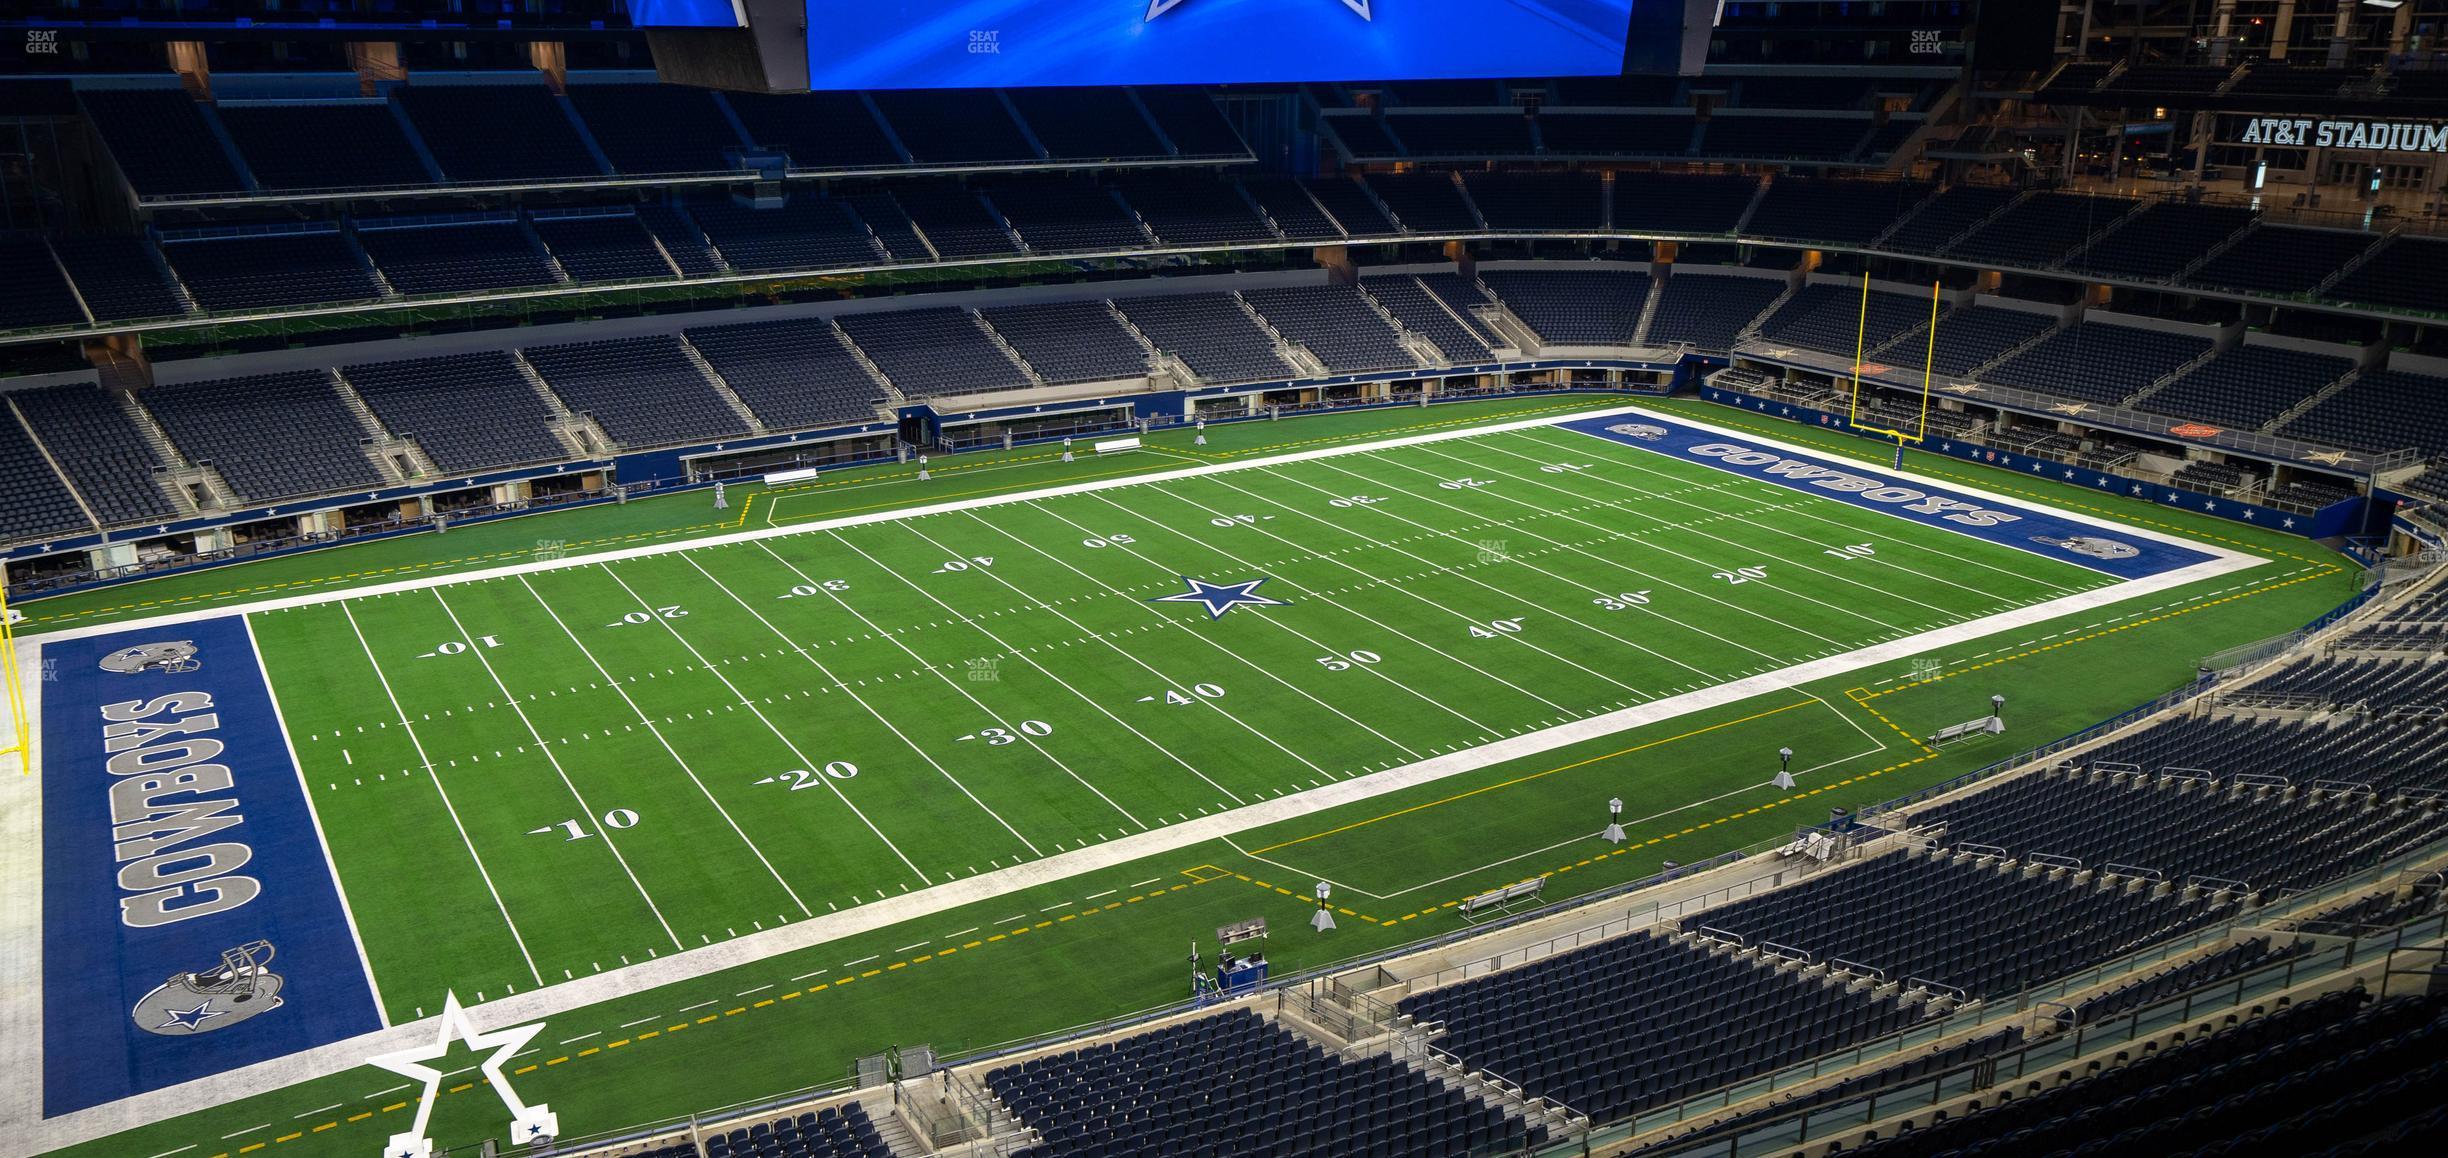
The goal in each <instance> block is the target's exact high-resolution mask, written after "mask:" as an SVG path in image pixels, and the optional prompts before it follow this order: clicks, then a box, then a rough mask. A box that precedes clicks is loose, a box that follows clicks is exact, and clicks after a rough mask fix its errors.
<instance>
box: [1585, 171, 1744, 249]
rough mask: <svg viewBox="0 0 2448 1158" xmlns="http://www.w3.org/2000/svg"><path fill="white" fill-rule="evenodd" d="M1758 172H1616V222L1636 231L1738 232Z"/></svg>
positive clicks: (1621, 227)
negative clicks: (1737, 174) (1746, 174)
mask: <svg viewBox="0 0 2448 1158" xmlns="http://www.w3.org/2000/svg"><path fill="white" fill-rule="evenodd" d="M1758 193H1759V178H1757V177H1735V176H1683V175H1680V174H1673V173H1617V174H1615V227H1616V228H1617V229H1623V230H1630V231H1632V232H1635V233H1702V234H1719V233H1732V232H1734V226H1735V223H1737V222H1739V221H1741V220H1742V215H1743V212H1744V210H1746V209H1748V208H1750V206H1751V199H1752V198H1753V197H1754V196H1757V195H1758Z"/></svg>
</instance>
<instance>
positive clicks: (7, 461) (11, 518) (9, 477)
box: [0, 414, 94, 540]
mask: <svg viewBox="0 0 2448 1158" xmlns="http://www.w3.org/2000/svg"><path fill="white" fill-rule="evenodd" d="M93 529H94V524H93V520H91V519H88V518H86V517H85V512H84V510H83V509H82V508H80V507H78V506H77V500H76V496H75V495H73V494H70V493H69V491H68V484H67V483H66V482H64V481H62V480H61V478H60V476H59V472H57V471H54V470H52V469H51V464H50V463H47V462H44V461H43V456H42V452H41V451H39V450H37V449H35V446H34V439H33V436H31V435H29V434H27V433H26V428H25V427H23V426H20V425H18V422H17V419H16V416H14V415H10V414H0V537H5V538H7V539H10V540H17V539H47V538H52V537H55V536H60V535H69V534H75V533H79V532H84V531H91V530H93Z"/></svg>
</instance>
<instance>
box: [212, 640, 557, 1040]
mask: <svg viewBox="0 0 2448 1158" xmlns="http://www.w3.org/2000/svg"><path fill="white" fill-rule="evenodd" d="M352 622H353V621H352ZM238 623H239V625H240V626H242V627H244V628H245V629H246V633H247V646H248V647H252V648H254V649H255V656H256V662H257V664H258V665H259V666H260V665H261V663H262V659H263V646H262V645H261V644H259V643H257V642H256V641H255V617H254V616H252V615H241V616H239V617H238ZM369 658H371V657H369ZM262 674H263V681H264V698H265V699H266V700H267V701H269V702H270V703H271V705H272V725H273V726H274V727H276V728H278V729H280V736H281V745H282V746H283V747H284V748H286V749H287V750H288V752H289V766H290V767H291V768H292V769H295V770H296V772H297V781H298V799H300V800H302V801H305V803H306V820H307V822H308V823H310V824H312V825H313V826H314V837H315V847H316V848H317V849H320V850H321V851H322V853H323V871H325V872H328V873H330V874H331V883H332V895H333V896H335V897H338V898H339V899H340V919H341V920H342V921H344V922H346V923H347V924H348V931H349V943H350V944H352V945H355V946H356V947H357V967H358V968H359V969H361V970H363V971H364V972H365V983H366V993H367V994H368V995H369V996H371V997H372V998H373V999H374V1019H375V1020H376V1021H379V1022H381V1023H382V1024H384V1025H386V1026H388V1025H390V1024H391V1011H390V1010H388V1009H385V1008H384V1007H383V999H382V986H381V985H380V984H379V983H377V982H376V981H375V980H374V959H373V958H372V957H369V956H367V955H366V947H365V936H364V935H363V934H361V933H359V932H358V931H357V910H355V909H353V908H351V907H350V906H349V898H348V889H347V888H346V887H345V886H344V885H342V884H341V883H340V865H339V863H338V862H336V861H334V860H333V859H332V852H331V837H330V836H329V835H328V834H326V833H325V832H324V829H323V814H322V812H321V811H320V810H318V809H317V808H316V807H315V801H314V790H313V789H311V788H308V787H307V786H306V762H305V761H304V760H300V759H298V750H297V740H296V739H295V738H294V737H293V736H291V735H290V732H289V721H288V720H287V719H285V718H283V717H282V716H281V706H280V693H278V692H276V691H274V690H273V688H272V673H271V672H270V671H269V670H268V669H266V670H264V671H263V672H262ZM386 690H388V689H386ZM402 722H403V723H405V721H402ZM420 755H422V753H420ZM435 783H436V784H437V785H438V784H440V781H436V782H435ZM462 835H464V834H462ZM528 965H529V967H530V968H531V969H532V968H533V966H534V962H529V963H528ZM542 983H543V982H542V980H541V979H540V978H539V979H538V981H537V984H542Z"/></svg>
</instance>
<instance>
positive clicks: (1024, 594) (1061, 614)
mask: <svg viewBox="0 0 2448 1158" xmlns="http://www.w3.org/2000/svg"><path fill="white" fill-rule="evenodd" d="M968 514H969V517H970V518H971V519H972V520H974V521H976V522H977V523H978V524H979V525H980V526H984V527H987V528H989V529H991V530H993V531H995V532H996V533H997V534H1000V535H1002V536H1003V537H1004V538H1006V539H1010V540H1011V541H1012V542H1013V543H1016V544H1018V545H1020V546H1022V547H1025V548H1027V549H1029V550H1031V551H1037V548H1036V547H1034V546H1031V545H1030V544H1029V542H1028V541H1027V540H1025V539H1022V538H1020V537H1019V536H1017V535H1014V534H1012V533H1011V532H1009V531H1005V530H1003V529H1002V528H1001V527H997V526H994V525H993V524H991V523H988V522H987V521H986V520H984V519H980V518H978V517H977V515H976V513H975V512H968ZM902 529H903V530H906V531H908V532H909V533H910V534H912V535H915V536H917V537H918V538H920V539H924V540H926V541H927V542H928V543H930V544H933V545H934V547H935V549H936V550H939V551H943V552H946V553H947V554H948V555H950V556H952V557H955V558H957V557H958V556H959V552H957V551H953V550H951V548H948V547H946V546H944V545H943V544H942V543H940V542H938V541H936V540H935V538H934V537H932V536H930V535H928V534H927V533H926V532H924V531H921V530H919V529H918V528H917V527H915V526H913V525H910V524H907V523H904V524H902ZM1037 553H1038V554H1040V555H1044V554H1045V552H1043V551H1037ZM1046 557H1047V558H1049V559H1051V558H1053V556H1051V555H1047V556H1046ZM1055 561H1056V562H1058V563H1059V562H1061V560H1059V559H1057V560H1055ZM1072 570H1074V571H1078V568H1076V567H1075V568H1072ZM979 573H980V574H982V575H985V576H986V577H987V578H989V579H992V580H994V581H995V582H997V583H1000V584H1002V585H1003V586H1004V587H1005V588H1006V589H1008V590H1010V591H1011V593H1012V594H1014V595H1017V596H1019V597H1021V598H1022V599H1026V600H1029V601H1030V602H1032V603H1034V604H1035V605H1036V606H1038V607H1039V608H1042V609H1044V610H1046V611H1051V612H1053V613H1054V615H1055V617H1056V618H1058V619H1061V620H1062V621H1063V622H1065V623H1068V624H1070V625H1071V626H1073V627H1075V628H1078V629H1079V631H1080V633H1081V634H1083V635H1086V636H1089V637H1091V638H1093V639H1095V640H1096V641H1097V642H1098V643H1099V644H1102V645H1103V646H1104V648H1105V650H1107V651H1110V652H1112V653H1114V654H1115V655H1118V656H1121V657H1122V658H1124V659H1126V660H1129V661H1130V662H1131V663H1132V664H1133V665H1135V666H1137V667H1138V668H1139V670H1141V671H1144V672H1146V673H1148V674H1149V675H1151V676H1154V677H1156V678H1157V679H1158V680H1160V681H1162V683H1163V686H1165V687H1167V688H1173V687H1188V686H1190V685H1191V684H1192V683H1195V682H1196V681H1194V680H1176V679H1174V678H1173V677H1172V676H1169V675H1166V674H1165V673H1163V672H1161V671H1158V670H1156V669H1155V668H1154V667H1152V666H1150V665H1149V664H1148V662H1147V661H1146V660H1143V659H1141V658H1139V656H1138V655H1137V654H1136V653H1134V652H1132V651H1131V650H1130V649H1129V648H1126V647H1123V646H1121V645H1119V644H1116V643H1115V642H1114V641H1112V640H1111V639H1107V638H1106V633H1104V632H1100V631H1094V630H1091V629H1090V628H1089V627H1088V625H1087V624H1084V623H1081V622H1080V621H1079V620H1076V619H1073V618H1071V616H1070V614H1069V613H1068V612H1065V611H1063V610H1062V609H1061V608H1059V607H1056V606H1054V605H1053V604H1051V603H1048V602H1046V601H1045V600H1043V599H1040V598H1038V597H1037V596H1035V595H1033V594H1031V593H1029V592H1028V591H1027V590H1025V589H1023V588H1022V587H1020V586H1019V585H1018V584H1016V583H1013V582H1012V581H1011V580H1009V579H1005V578H1004V577H1003V576H1001V575H998V574H996V573H995V571H994V569H993V568H991V567H989V568H986V569H985V570H983V571H981V572H979ZM1081 574H1082V576H1083V577H1085V573H1084V572H1082V573H1081ZM1091 581H1092V582H1098V583H1099V585H1100V586H1104V587H1105V589H1106V590H1108V591H1114V592H1115V593H1116V594H1127V593H1125V592H1121V591H1119V590H1118V589H1116V588H1114V587H1112V586H1111V585H1109V584H1104V583H1102V582H1101V581H1097V580H1091ZM1244 662H1247V661H1244ZM1191 698H1192V699H1193V700H1196V701H1197V702H1199V703H1202V704H1205V705H1207V708H1208V710H1210V711H1212V712H1214V713H1215V714H1217V715H1219V716H1222V717H1223V718H1225V719H1227V720H1230V721H1232V722H1233V724H1234V725H1235V726H1237V727H1239V728H1240V729H1241V730H1243V731H1245V732H1248V733H1249V734H1250V735H1253V736H1256V737H1258V738H1259V739H1260V740H1263V741H1265V742H1266V743H1267V745H1268V746H1270V747H1272V748H1274V749H1275V750H1276V751H1278V752H1281V753H1283V754H1284V755H1286V756H1290V757H1291V758H1293V759H1294V760H1297V761H1299V762H1300V763H1301V765H1302V766H1303V767H1306V768H1308V769H1309V770H1310V771H1312V772H1315V773H1317V774H1318V775H1320V776H1324V777H1326V778H1328V779H1330V780H1331V779H1333V774H1332V773H1329V772H1328V771H1326V770H1325V769H1324V768H1320V767H1318V766H1317V765H1316V764H1315V763H1313V762H1311V761H1310V759H1309V758H1308V757H1307V756H1303V755H1301V754H1300V753H1298V752H1295V751H1293V750H1292V749H1290V748H1287V747H1285V746H1284V745H1283V743H1282V742H1281V741H1279V740H1277V739H1276V738H1275V737H1273V736H1270V735H1267V734H1266V733H1265V732H1263V731H1260V730H1259V729H1258V728H1257V727H1256V726H1254V725H1252V724H1251V723H1250V722H1249V721H1247V720H1244V719H1242V718H1241V717H1239V716H1236V715H1234V714H1232V713H1231V712H1229V711H1226V710H1225V709H1224V707H1223V705H1221V704H1218V703H1216V702H1215V701H1214V700H1211V699H1208V698H1207V697H1205V696H1192V697H1191ZM1210 783H1213V782H1212V781H1210ZM1218 787H1219V788H1221V786H1220V785H1218Z"/></svg>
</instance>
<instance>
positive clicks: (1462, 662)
mask: <svg viewBox="0 0 2448 1158" xmlns="http://www.w3.org/2000/svg"><path fill="white" fill-rule="evenodd" d="M1153 489H1154V490H1155V492H1156V493H1157V494H1160V495H1163V496H1164V497H1166V498H1169V499H1172V500H1173V501H1175V502H1177V503H1180V504H1182V505H1183V506H1186V507H1189V508H1191V509H1193V510H1197V511H1201V512H1203V513H1205V514H1207V515H1210V516H1213V515H1215V514H1216V513H1217V511H1216V508H1214V507H1210V506H1207V505H1206V504H1204V503H1200V502H1198V501H1196V500H1193V499H1190V498H1188V497H1186V496H1183V495H1180V494H1176V493H1174V492H1173V491H1171V490H1168V489H1166V488H1164V487H1156V488H1153ZM1099 497H1100V498H1102V497H1103V496H1099ZM1107 501H1108V502H1110V501H1111V500H1107ZM1113 505H1114V506H1115V507H1116V508H1118V509H1125V508H1121V504H1119V503H1114V504H1113ZM1138 517H1139V519H1140V520H1141V521H1142V522H1146V523H1150V524H1152V525H1155V526H1158V527H1163V528H1164V529H1165V530H1168V531H1173V533H1175V534H1177V535H1181V536H1182V537H1184V538H1191V536H1190V535H1189V533H1188V532H1185V531H1178V530H1174V528H1173V527H1171V526H1169V525H1167V524H1165V523H1161V522H1158V521H1157V519H1156V518H1155V516H1153V515H1149V514H1146V513H1144V512H1142V513H1140V514H1139V516H1138ZM1247 525H1248V527H1249V529H1250V530H1253V531H1256V532H1258V533H1259V534H1261V535H1264V536H1266V537H1267V538H1270V539H1273V540H1275V541H1276V542H1278V543H1282V544H1283V545H1284V546H1287V547H1291V548H1293V549H1294V550H1298V551H1302V552H1304V557H1305V558H1309V559H1315V560H1319V561H1322V562H1328V563H1333V564H1334V565H1336V566H1338V567H1341V568H1343V569H1344V570H1346V571H1349V572H1351V573H1352V574H1354V575H1358V576H1360V577H1361V578H1363V579H1366V580H1368V581H1369V582H1370V584H1371V585H1373V586H1382V587H1389V588H1392V589H1394V590H1396V591H1401V592H1402V594H1404V595H1406V596H1409V597H1410V598H1411V599H1413V600H1414V601H1416V602H1419V603H1423V604H1426V605H1427V606H1429V607H1431V608H1434V609H1436V610H1438V611H1440V612H1444V613H1446V614H1449V615H1452V616H1454V617H1455V618H1457V619H1461V620H1463V621H1464V622H1469V621H1470V617H1469V616H1467V615H1464V614H1462V613H1461V612H1459V611H1455V610H1453V609H1452V608H1449V607H1446V606H1444V605H1443V604H1440V603H1438V602H1436V601H1435V600H1432V599H1429V598H1427V597H1425V596H1422V595H1419V594H1417V593H1415V592H1412V591H1407V590H1403V588H1402V586H1401V585H1400V584H1394V583H1387V582H1386V581H1384V580H1383V579H1380V578H1378V577H1377V576H1374V575H1371V574H1369V573H1368V572H1366V571H1363V570H1361V569H1359V568H1358V567H1355V566H1353V565H1351V564H1350V563H1346V562H1344V561H1343V560H1342V559H1341V558H1339V557H1337V556H1336V555H1334V554H1333V553H1331V552H1321V551H1317V550H1315V549H1312V548H1308V547H1304V546H1302V545H1301V544H1300V543H1297V542H1294V541H1293V540H1291V539H1287V538H1285V537H1283V536H1282V535H1278V534H1276V533H1275V532H1273V531H1270V530H1268V529H1266V528H1265V527H1263V526H1259V525H1257V524H1255V523H1251V524H1247ZM1192 541H1193V542H1196V541H1197V540H1196V539H1192ZM1279 582H1282V583H1284V584H1286V585H1288V586H1290V587H1292V588H1293V589H1294V590H1297V591H1303V592H1307V593H1308V595H1309V597H1310V598H1312V599H1316V600H1319V601H1321V602H1324V603H1327V604H1330V605H1332V606H1335V607H1340V608H1342V609H1343V610H1344V611H1347V612H1349V613H1351V614H1353V615H1357V616H1359V617H1360V618H1362V619H1365V620H1367V621H1369V622H1370V623H1373V624H1376V625H1377V626H1378V627H1379V628H1381V629H1383V630H1385V631H1388V632H1392V633H1393V634H1395V635H1398V636H1401V637H1402V638H1404V639H1406V640H1409V641H1411V642H1412V643H1416V644H1418V645H1420V646H1421V647H1424V648H1427V649H1428V650H1430V651H1433V652H1435V653H1437V654H1438V655H1440V656H1443V657H1445V658H1446V659H1447V660H1449V661H1451V662H1452V663H1454V664H1456V665H1457V666H1460V667H1466V668H1469V669H1470V670H1472V671H1474V672H1478V673H1479V674H1480V675H1483V676H1486V677H1487V678H1489V679H1491V680H1494V681H1496V682H1497V683H1500V684H1503V685H1504V686H1506V687H1508V688H1511V689H1513V690H1514V691H1517V692H1520V693H1521V694H1522V695H1524V696H1527V697H1529V698H1531V699H1534V700H1537V701H1538V702H1540V703H1542V704H1545V705H1547V706H1548V707H1551V708H1554V709H1555V710H1556V711H1558V712H1560V713H1564V714H1566V715H1570V714H1571V711H1572V710H1571V709H1570V708H1567V707H1565V706H1564V705H1562V704H1559V703H1557V702H1555V701H1554V700H1551V699H1548V698H1547V697H1545V696H1542V695H1540V694H1538V693H1537V692H1534V691H1531V690H1530V689H1528V688H1525V687H1523V686H1521V685H1520V684H1517V683H1514V682H1513V681H1511V680H1509V679H1506V678H1504V677H1503V676H1500V675H1497V674H1495V673H1494V672H1490V671H1488V670H1486V669H1484V668H1481V667H1480V666H1479V665H1477V664H1474V663H1472V662H1470V661H1469V660H1466V659H1463V658H1462V657H1460V656H1458V655H1455V654H1453V653H1452V652H1449V651H1446V650H1445V649H1444V648H1441V647H1438V646H1437V645H1435V644H1433V643H1430V642H1428V641H1427V640H1424V639H1421V638H1419V637H1418V636H1416V635H1413V634H1411V633H1410V632H1407V631H1404V630H1403V629H1401V628H1399V627H1396V626H1394V625H1392V624H1390V623H1387V622H1385V621H1383V620H1381V619H1378V618H1377V617H1376V616H1373V615H1370V614H1368V613H1367V612H1365V611H1362V610H1360V609H1359V608H1358V607H1355V606H1353V605H1351V604H1349V603H1345V602H1343V601H1341V600H1338V599H1336V598H1334V597H1333V596H1331V595H1328V594H1326V593H1325V592H1323V591H1319V590H1317V589H1316V588H1313V587H1308V586H1304V585H1303V584H1302V583H1301V582H1300V581H1299V580H1297V579H1281V580H1279Z"/></svg>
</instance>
